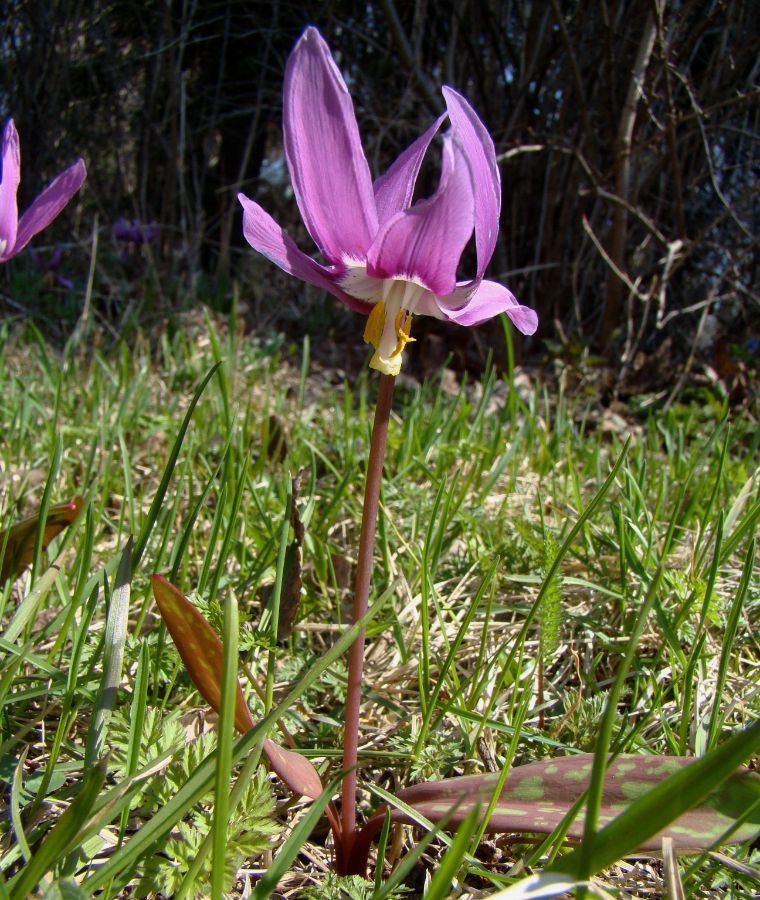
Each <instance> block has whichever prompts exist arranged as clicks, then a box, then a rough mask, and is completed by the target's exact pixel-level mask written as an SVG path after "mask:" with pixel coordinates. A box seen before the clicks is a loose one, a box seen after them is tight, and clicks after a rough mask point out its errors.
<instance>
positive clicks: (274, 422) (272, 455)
mask: <svg viewBox="0 0 760 900" xmlns="http://www.w3.org/2000/svg"><path fill="white" fill-rule="evenodd" d="M261 439H262V443H263V445H264V453H265V454H266V457H267V459H268V460H269V461H270V462H282V461H283V460H284V459H285V457H286V456H287V455H288V442H287V440H286V439H285V426H284V425H283V424H282V420H281V419H280V417H279V416H276V415H275V414H274V413H272V414H271V415H270V416H269V419H268V420H267V421H266V422H264V424H263V425H262V428H261Z"/></svg>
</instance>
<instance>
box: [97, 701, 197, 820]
mask: <svg viewBox="0 0 760 900" xmlns="http://www.w3.org/2000/svg"><path fill="white" fill-rule="evenodd" d="M131 730H132V722H131V720H130V718H129V712H128V711H127V710H118V711H117V712H115V713H114V714H113V716H112V717H111V721H110V723H109V731H108V737H109V746H110V750H111V757H110V760H111V771H112V772H113V774H114V775H115V776H116V777H117V778H124V777H125V776H126V775H127V752H128V748H129V740H130V735H131ZM186 742H187V733H186V731H185V729H184V728H183V727H182V725H181V724H180V722H178V721H177V719H176V717H173V716H172V717H167V716H164V715H162V714H161V712H160V711H159V710H157V709H155V708H154V707H150V706H149V707H147V708H146V710H145V719H144V721H143V727H142V730H141V732H140V741H139V748H138V757H137V768H138V769H142V768H143V767H145V766H147V765H148V763H149V762H151V760H154V759H156V758H157V757H159V756H161V755H163V754H164V753H166V752H167V751H170V752H172V753H174V752H176V751H178V750H180V749H181V748H185V750H184V753H190V752H191V750H190V748H191V747H194V746H196V745H198V743H199V742H198V741H194V742H193V743H191V744H189V745H188V744H187V743H186ZM171 769H172V767H169V770H171ZM167 771H168V770H167ZM156 783H158V782H156ZM175 787H176V786H175ZM164 799H165V797H164ZM135 802H137V801H135Z"/></svg>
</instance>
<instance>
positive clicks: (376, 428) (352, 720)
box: [341, 375, 396, 854]
mask: <svg viewBox="0 0 760 900" xmlns="http://www.w3.org/2000/svg"><path fill="white" fill-rule="evenodd" d="M395 380H396V379H395V378H394V377H393V376H392V375H381V376H380V390H379V392H378V395H377V406H376V407H375V421H374V424H373V425H372V440H371V443H370V448H369V461H368V462H367V481H366V483H365V486H364V508H363V511H362V530H361V535H360V537H359V557H358V560H357V564H356V587H355V589H354V610H353V623H355V622H358V621H359V619H361V617H362V616H363V615H364V614H365V613H366V612H367V602H368V598H369V586H370V581H371V578H372V555H373V550H374V546H375V528H376V525H377V508H378V503H379V500H380V482H381V480H382V477H383V460H384V458H385V443H386V439H387V437H388V421H389V419H390V415H391V403H392V401H393V386H394V383H395ZM363 667H364V631H362V632H361V633H360V634H359V636H358V637H357V638H356V640H355V641H354V643H353V644H352V645H351V649H350V650H349V653H348V692H347V694H346V718H345V726H344V730H343V769H344V770H345V771H347V772H348V774H347V775H346V777H345V778H344V779H343V790H342V798H343V800H342V808H341V819H342V822H343V835H342V840H343V844H344V848H345V849H346V850H348V852H349V854H350V848H351V845H352V843H353V839H354V832H355V831H356V762H357V755H358V749H359V714H360V711H361V700H362V669H363Z"/></svg>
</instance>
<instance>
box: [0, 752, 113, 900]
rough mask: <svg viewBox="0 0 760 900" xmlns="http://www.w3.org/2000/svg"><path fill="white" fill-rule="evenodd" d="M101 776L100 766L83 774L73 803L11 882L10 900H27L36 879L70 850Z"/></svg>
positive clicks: (100, 782)
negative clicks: (79, 788)
mask: <svg viewBox="0 0 760 900" xmlns="http://www.w3.org/2000/svg"><path fill="white" fill-rule="evenodd" d="M105 777H106V772H105V766H103V765H98V766H95V767H94V768H91V769H89V770H88V771H87V772H86V774H85V776H84V780H83V781H82V789H81V790H80V792H79V793H78V794H77V796H76V798H75V800H74V802H73V803H72V804H71V806H69V808H68V809H67V810H66V812H64V813H63V815H62V816H61V817H60V819H59V820H58V821H57V822H56V824H55V825H53V827H52V828H51V830H50V833H49V834H48V835H47V837H46V838H45V840H44V841H43V842H42V844H41V845H40V846H39V847H38V848H37V850H36V851H35V853H34V855H33V856H32V858H31V860H30V861H29V862H28V863H27V864H26V865H25V866H24V868H23V869H22V870H21V871H20V872H19V873H18V875H16V877H15V878H14V879H13V881H11V883H10V897H11V900H27V898H28V897H30V896H31V894H32V891H33V890H34V889H35V887H36V886H37V884H38V882H39V881H40V879H41V878H42V877H43V876H44V875H45V874H47V872H49V871H50V870H51V869H52V868H53V866H55V865H57V863H59V862H60V861H61V860H62V859H63V858H64V856H65V855H66V853H67V852H68V850H69V849H70V848H71V847H73V846H75V845H76V843H77V838H78V836H79V830H80V828H81V827H82V825H83V824H84V823H85V822H86V820H87V817H88V816H89V814H90V811H91V809H92V807H93V805H94V803H95V801H96V799H97V797H98V794H99V793H100V789H101V787H102V786H103V782H104V781H105Z"/></svg>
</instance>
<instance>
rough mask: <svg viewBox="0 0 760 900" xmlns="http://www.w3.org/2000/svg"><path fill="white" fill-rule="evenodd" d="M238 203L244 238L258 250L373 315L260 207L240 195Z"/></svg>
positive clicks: (304, 279) (340, 298) (298, 275)
mask: <svg viewBox="0 0 760 900" xmlns="http://www.w3.org/2000/svg"><path fill="white" fill-rule="evenodd" d="M238 200H239V201H240V203H241V204H242V206H243V234H244V236H245V239H246V240H247V241H248V243H249V244H250V245H251V246H252V247H253V249H254V250H258V252H259V253H261V254H262V255H263V256H266V258H267V259H268V260H270V261H271V262H273V263H274V264H275V265H277V266H279V267H280V268H281V269H282V270H283V271H284V272H287V273H288V275H294V276H295V277H296V278H300V279H301V281H305V282H307V284H313V285H315V286H316V287H320V288H323V289H324V290H326V291H329V292H330V293H331V294H333V295H334V296H336V297H337V298H338V299H339V300H341V301H343V303H345V304H346V306H348V307H349V308H350V309H354V310H356V311H357V312H362V313H365V314H366V313H367V312H368V311H369V309H370V306H369V305H368V304H367V303H362V302H361V301H360V300H356V299H355V298H354V297H351V296H349V295H348V294H347V293H346V292H345V291H343V290H341V288H340V287H339V286H338V285H337V284H336V283H335V278H336V277H337V275H334V274H333V273H332V272H331V271H330V270H329V269H327V268H325V266H321V265H320V264H319V263H318V262H316V261H315V260H313V259H312V258H311V257H310V256H307V255H306V254H305V253H303V252H302V251H301V250H299V249H298V247H296V245H295V244H294V243H293V240H292V239H291V238H290V237H288V235H287V234H286V233H285V232H284V231H283V230H282V228H280V226H279V225H278V224H277V222H275V220H274V219H273V218H272V217H271V216H270V215H269V213H268V212H266V211H265V210H264V209H262V208H261V207H260V206H259V204H258V203H256V202H255V201H254V200H251V199H249V198H248V197H246V196H245V194H238Z"/></svg>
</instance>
